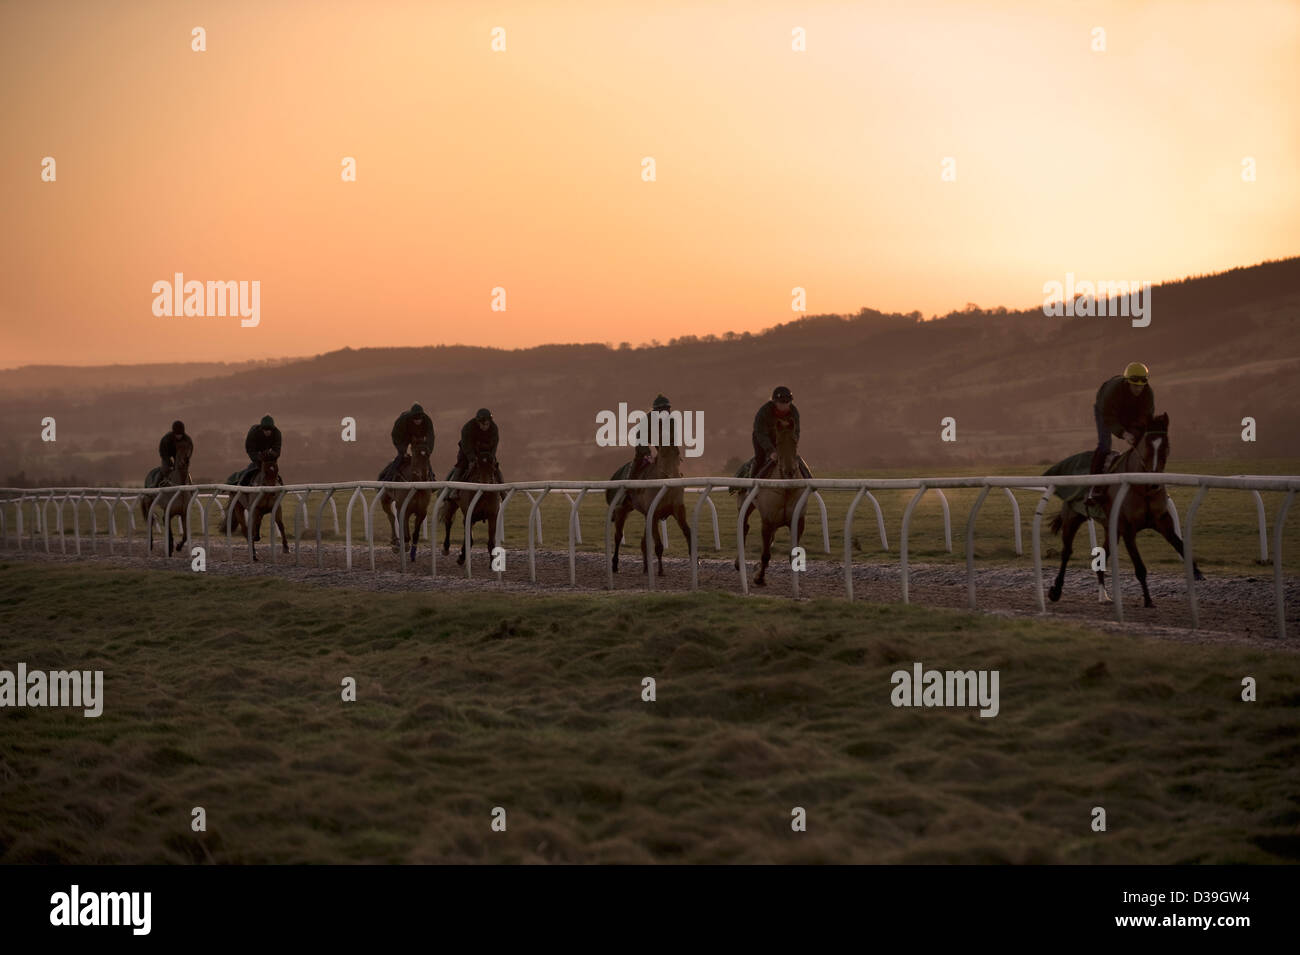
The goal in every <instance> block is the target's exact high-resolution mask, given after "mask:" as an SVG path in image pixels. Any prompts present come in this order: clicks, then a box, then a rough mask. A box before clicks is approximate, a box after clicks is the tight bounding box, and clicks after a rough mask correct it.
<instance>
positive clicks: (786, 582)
mask: <svg viewBox="0 0 1300 955" xmlns="http://www.w3.org/2000/svg"><path fill="white" fill-rule="evenodd" d="M141 548H142V544H141V543H140V542H138V541H137V542H136V545H135V547H134V551H133V553H132V554H130V555H129V556H124V555H123V554H122V552H121V551H122V548H121V546H120V545H119V546H118V548H117V550H118V553H117V554H116V555H115V556H111V557H110V556H109V555H108V554H107V548H106V547H105V545H104V542H103V541H102V540H101V541H99V542H98V546H97V552H96V553H94V554H91V553H90V552H89V551H88V550H87V548H86V547H85V545H84V544H83V553H82V555H81V556H80V557H78V556H76V555H75V554H74V553H73V552H72V548H71V546H69V549H68V552H67V553H66V554H64V553H59V552H58V551H57V550H56V551H52V552H51V553H48V554H47V553H45V551H44V549H43V548H39V549H36V550H33V549H31V548H30V547H25V548H24V549H22V550H16V549H14V548H13V547H12V545H10V546H8V547H6V548H5V549H4V550H3V551H0V557H2V558H3V559H6V560H14V559H18V560H25V561H36V562H44V561H49V562H60V563H63V562H77V561H81V562H86V563H89V564H94V565H97V566H112V567H124V568H134V569H151V570H164V571H165V570H170V571H172V572H175V573H189V572H190V570H189V567H190V562H189V560H188V559H187V558H186V559H182V558H180V557H174V558H172V559H171V560H167V559H166V558H164V557H163V556H161V553H160V548H159V547H158V545H155V552H154V556H152V557H145V556H143V555H142V554H141ZM321 550H322V553H321V558H322V563H323V565H324V567H323V569H317V567H316V547H315V542H314V541H304V542H303V544H302V546H301V550H300V553H299V554H298V563H297V565H295V563H294V554H293V553H292V552H291V553H290V554H288V555H287V556H286V555H285V554H283V553H281V554H279V555H277V562H276V563H274V564H273V563H271V561H270V550H269V548H268V547H267V546H266V545H265V542H263V543H262V544H261V545H259V547H258V554H259V556H260V558H261V559H260V561H259V562H257V563H253V562H251V561H249V559H248V555H247V552H246V551H244V550H242V549H240V548H238V547H237V548H236V549H235V554H234V558H233V560H231V559H227V549H226V547H225V545H224V544H221V545H216V544H215V541H214V546H213V548H212V550H211V551H210V552H209V555H208V564H207V572H208V573H210V574H217V575H224V576H237V577H260V576H266V575H275V576H279V577H283V578H286V579H289V580H298V581H305V582H308V583H313V584H317V585H322V586H328V587H348V588H354V589H360V590H370V591H376V592H386V593H397V592H402V591H425V592H428V591H436V592H465V591H483V590H487V591H493V592H502V591H504V592H507V593H511V594H530V593H532V594H565V593H573V592H575V591H577V592H585V593H592V592H596V593H606V592H608V591H607V590H606V588H605V573H604V558H603V555H602V554H593V553H578V554H577V555H576V559H575V571H576V580H577V585H576V587H575V586H570V584H569V556H568V553H567V551H556V550H541V549H539V550H538V551H537V552H536V568H537V580H536V581H535V582H534V581H531V580H529V576H528V558H527V553H526V552H524V551H512V550H508V551H507V561H508V564H507V568H508V569H507V571H506V572H505V573H504V574H503V575H502V579H501V580H500V581H498V580H497V578H496V575H495V574H491V573H488V572H487V561H486V555H485V552H484V551H483V549H482V548H481V547H478V548H476V549H475V553H474V576H473V578H470V579H467V578H466V577H465V576H464V569H463V568H462V567H458V566H457V565H456V562H455V558H456V553H457V549H456V548H453V550H452V553H451V555H450V556H446V557H444V556H442V555H441V554H439V555H438V573H437V576H436V578H431V575H430V560H429V550H428V548H427V547H425V546H424V545H423V544H422V545H421V548H420V553H419V556H418V559H417V561H416V562H415V564H414V565H413V566H411V565H408V567H407V570H406V572H405V573H402V572H401V570H400V566H399V562H398V558H397V556H396V555H395V554H394V553H393V552H392V551H391V550H390V549H388V548H387V547H383V548H380V547H376V548H375V570H374V571H371V570H370V555H369V549H368V548H367V547H366V546H364V545H356V546H354V547H353V549H352V550H353V556H352V562H353V570H351V571H348V570H347V569H346V568H345V557H346V547H345V545H344V544H342V543H325V544H323V545H322V548H321ZM712 553H715V552H713V551H706V554H712ZM664 566H665V570H666V573H665V575H664V576H663V577H658V576H657V577H656V587H657V589H658V590H660V591H663V592H682V591H688V590H689V588H690V573H689V569H688V565H687V560H686V558H684V557H665V558H664ZM755 567H756V564H755V563H751V564H750V569H751V575H752V571H753V570H754V569H755ZM911 568H912V571H911V582H910V597H911V601H912V602H913V603H917V604H925V605H930V606H940V607H951V608H957V609H966V607H967V603H966V573H965V569H964V568H959V567H953V566H952V565H942V564H926V563H913V564H912V565H911ZM641 569H642V562H641V558H640V554H639V553H638V552H637V549H636V548H633V550H632V552H631V554H628V553H627V551H626V550H625V551H624V554H623V556H622V561H621V567H620V573H618V574H615V576H614V590H615V591H644V590H645V586H646V579H645V576H644V574H642V573H641ZM1053 573H1054V571H1052V570H1049V569H1048V568H1047V567H1044V575H1045V585H1047V584H1050V582H1051V577H1052V575H1053ZM1121 575H1122V577H1123V580H1122V584H1123V594H1124V613H1125V621H1126V622H1125V623H1123V624H1117V623H1115V621H1114V609H1113V606H1112V605H1111V604H1109V603H1106V604H1102V603H1099V602H1098V600H1097V588H1096V580H1095V577H1094V576H1093V574H1092V573H1091V572H1090V571H1088V570H1086V569H1084V567H1083V566H1082V565H1080V566H1079V567H1078V568H1073V569H1071V571H1070V572H1069V573H1067V575H1066V580H1065V591H1064V594H1063V595H1062V597H1061V600H1060V602H1059V603H1055V604H1050V603H1049V604H1048V610H1047V615H1046V616H1047V617H1049V618H1051V619H1057V620H1068V621H1071V622H1074V623H1082V624H1086V625H1088V626H1090V627H1093V628H1094V629H1096V630H1098V631H1100V632H1104V633H1123V634H1128V635H1132V636H1137V635H1146V636H1153V637H1158V638H1161V639H1169V640H1175V641H1179V642H1183V643H1215V644H1235V645H1240V646H1249V647H1254V648H1259V649H1268V650H1284V651H1291V652H1295V651H1297V650H1300V580H1296V579H1293V578H1288V579H1287V580H1286V581H1285V591H1286V604H1287V633H1288V638H1287V639H1286V640H1278V639H1277V638H1276V622H1275V616H1274V607H1273V579H1272V574H1271V572H1269V571H1268V570H1267V569H1262V572H1261V574H1260V575H1259V576H1251V577H1239V576H1238V577H1207V579H1206V580H1204V581H1201V582H1200V583H1198V584H1197V605H1198V609H1199V616H1200V629H1199V630H1192V629H1190V627H1191V619H1190V615H1189V611H1188V607H1187V598H1186V589H1185V584H1184V580H1183V577H1182V575H1181V574H1168V573H1157V572H1155V571H1151V572H1150V574H1149V576H1148V585H1149V587H1150V589H1151V597H1152V600H1153V601H1154V602H1155V604H1156V606H1155V607H1153V608H1144V607H1142V594H1141V590H1140V589H1139V586H1138V583H1137V580H1136V579H1135V578H1134V577H1133V575H1132V571H1131V569H1130V568H1129V567H1128V566H1127V565H1125V564H1121ZM699 577H700V589H701V590H708V591H719V592H724V593H734V594H739V593H740V592H741V590H740V580H739V575H738V574H737V573H736V570H735V568H734V567H733V566H732V561H731V559H730V558H718V557H712V556H704V557H703V558H702V559H701V561H700V574H699ZM790 578H791V573H790V571H789V569H788V566H787V565H785V564H780V565H778V564H776V563H773V564H772V565H771V566H770V567H769V568H768V584H767V586H766V587H762V588H756V587H754V586H753V581H752V576H751V581H750V583H751V588H750V593H751V595H754V596H756V597H766V598H784V599H790V598H791V596H792V593H791V579H790ZM975 583H976V605H977V607H978V608H979V609H980V610H981V611H983V612H986V613H992V614H995V615H1002V616H1034V617H1037V616H1039V614H1038V611H1037V606H1036V603H1035V596H1034V589H1033V571H1032V570H1031V569H1029V568H1020V567H1014V566H1007V565H994V566H988V565H986V566H985V567H983V568H981V567H979V566H978V565H977V566H976V570H975ZM853 587H854V596H855V599H858V600H868V601H872V602H878V603H896V602H899V601H901V599H902V587H901V574H900V571H899V568H898V564H897V563H896V562H892V563H890V564H867V563H863V564H858V565H855V566H854V569H853ZM800 596H801V597H802V598H805V599H806V598H839V599H844V574H843V565H842V564H840V563H839V562H837V561H813V562H810V563H809V565H808V570H807V571H806V572H805V573H804V575H803V576H802V577H801V578H800Z"/></svg>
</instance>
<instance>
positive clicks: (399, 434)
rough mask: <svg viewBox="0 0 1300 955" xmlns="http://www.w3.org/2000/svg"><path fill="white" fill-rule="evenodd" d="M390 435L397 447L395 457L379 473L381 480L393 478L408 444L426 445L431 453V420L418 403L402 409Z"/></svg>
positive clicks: (432, 436)
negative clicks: (407, 409)
mask: <svg viewBox="0 0 1300 955" xmlns="http://www.w3.org/2000/svg"><path fill="white" fill-rule="evenodd" d="M391 437H392V439H393V447H395V448H396V449H397V458H396V459H395V460H394V461H393V463H392V464H390V465H388V467H386V468H385V469H384V471H383V473H382V474H380V475H379V479H380V480H381V481H391V480H393V478H394V477H395V476H396V474H397V471H398V469H399V468H400V467H401V466H402V459H403V458H405V457H406V449H407V447H408V446H410V447H426V448H428V449H429V451H430V453H432V451H433V438H434V435H433V420H432V419H431V418H430V417H429V416H428V415H427V414H425V413H424V408H422V407H420V405H419V404H418V403H417V404H413V405H411V410H410V411H403V412H402V413H401V414H399V415H398V416H397V420H396V421H394V422H393V432H392V435H391Z"/></svg>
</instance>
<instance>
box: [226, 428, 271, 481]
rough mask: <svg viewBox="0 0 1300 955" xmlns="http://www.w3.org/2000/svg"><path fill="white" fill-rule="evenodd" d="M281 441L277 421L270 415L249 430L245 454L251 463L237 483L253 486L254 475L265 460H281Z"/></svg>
mask: <svg viewBox="0 0 1300 955" xmlns="http://www.w3.org/2000/svg"><path fill="white" fill-rule="evenodd" d="M281 440H282V439H281V435H280V429H279V428H277V427H276V426H275V420H274V419H273V418H272V417H271V416H270V415H266V416H264V417H263V418H262V420H261V422H259V423H258V424H255V425H253V426H252V427H251V428H249V429H248V436H247V437H246V438H244V453H245V454H247V455H248V460H249V461H250V462H251V463H250V464H249V465H248V467H246V468H244V470H243V471H242V472H240V474H239V479H238V480H237V481H236V482H235V483H236V484H240V485H248V484H251V483H252V480H253V475H255V474H256V473H257V472H258V470H259V469H260V468H261V466H262V461H263V460H267V461H275V460H277V459H279V457H280V442H281Z"/></svg>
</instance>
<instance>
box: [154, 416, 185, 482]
mask: <svg viewBox="0 0 1300 955" xmlns="http://www.w3.org/2000/svg"><path fill="white" fill-rule="evenodd" d="M178 441H190V443H191V445H192V444H193V441H192V440H190V436H189V435H187V434H186V433H185V423H184V422H183V421H173V422H172V429H171V430H170V431H168V432H167V433H166V434H164V435H163V436H162V440H161V441H159V442H158V457H160V458H161V459H162V468H161V469H160V470H159V472H158V476H159V477H160V478H165V477H166V476H167V475H168V474H170V473H171V472H172V469H173V468H175V467H176V442H178Z"/></svg>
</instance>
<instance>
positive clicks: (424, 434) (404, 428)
mask: <svg viewBox="0 0 1300 955" xmlns="http://www.w3.org/2000/svg"><path fill="white" fill-rule="evenodd" d="M392 438H393V447H395V448H397V450H399V451H405V450H406V446H407V445H408V444H411V445H418V444H420V443H421V442H423V443H424V444H426V445H428V447H429V450H430V451H432V450H433V420H432V419H431V418H430V417H429V416H428V415H427V414H411V412H409V411H403V412H402V413H401V414H399V415H398V416H397V420H396V421H394V422H393V434H392Z"/></svg>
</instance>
